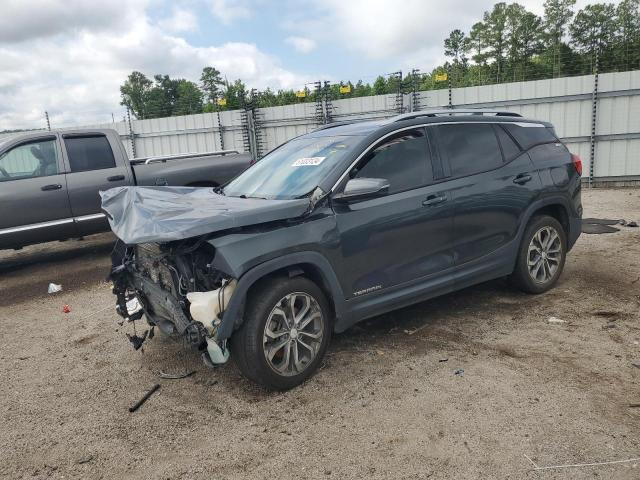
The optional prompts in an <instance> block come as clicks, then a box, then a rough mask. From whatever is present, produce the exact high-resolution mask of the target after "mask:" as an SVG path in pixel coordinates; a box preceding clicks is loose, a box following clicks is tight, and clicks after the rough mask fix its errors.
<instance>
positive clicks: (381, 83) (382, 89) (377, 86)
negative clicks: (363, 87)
mask: <svg viewBox="0 0 640 480" xmlns="http://www.w3.org/2000/svg"><path fill="white" fill-rule="evenodd" d="M372 90H373V94H374V95H384V94H385V93H387V79H386V78H384V77H383V76H382V75H379V76H378V78H376V80H375V82H373V89H372Z"/></svg>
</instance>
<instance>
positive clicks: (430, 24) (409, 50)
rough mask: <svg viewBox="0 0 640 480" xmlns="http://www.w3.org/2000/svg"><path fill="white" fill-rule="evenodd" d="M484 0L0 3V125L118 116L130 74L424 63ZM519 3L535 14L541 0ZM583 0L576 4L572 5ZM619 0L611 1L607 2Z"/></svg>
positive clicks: (342, 74) (285, 74)
mask: <svg viewBox="0 0 640 480" xmlns="http://www.w3.org/2000/svg"><path fill="white" fill-rule="evenodd" d="M494 3H495V2H494V1H488V0H446V1H442V0H437V1H432V0H392V1H389V0H346V1H345V0H273V1H270V0H173V1H172V0H103V1H102V2H97V1H95V0H2V14H1V15H0V131H1V130H4V129H17V128H42V127H44V126H45V117H44V112H45V111H48V112H49V116H50V118H51V124H52V127H63V126H72V125H83V124H90V123H102V122H109V121H111V119H112V114H113V116H114V118H115V119H116V121H117V120H120V119H121V118H122V115H123V113H124V111H123V107H122V106H120V105H119V103H120V92H119V86H120V85H121V84H122V83H123V82H124V80H125V79H126V77H127V75H128V74H129V73H131V72H132V71H133V70H139V71H141V72H143V73H144V74H146V75H147V76H149V77H152V76H153V75H154V74H157V73H162V74H168V75H170V76H171V77H178V78H186V79H188V80H193V81H198V79H199V77H200V73H201V71H202V68H203V67H205V66H214V67H216V68H217V69H218V70H220V71H221V72H222V73H223V75H224V76H226V77H227V78H228V79H229V80H235V79H236V78H241V79H242V80H243V81H244V82H245V83H246V84H247V86H248V87H249V88H257V89H264V88H266V87H271V88H272V89H278V88H294V89H300V88H303V87H304V85H305V84H307V83H310V82H314V81H316V80H329V81H332V82H339V81H341V80H343V81H346V80H352V81H356V80H358V79H362V80H364V81H365V82H370V83H372V82H373V80H375V77H376V76H377V75H378V74H385V73H390V72H394V71H397V70H402V71H403V72H408V71H410V70H411V69H412V68H419V69H421V70H422V71H431V69H432V68H433V67H435V66H436V65H438V64H440V63H442V62H443V61H444V55H443V46H442V45H443V40H444V38H446V37H447V36H448V34H449V32H450V31H451V30H453V29H455V28H460V29H462V30H464V31H468V30H469V28H470V27H471V25H472V24H473V23H475V22H477V21H479V20H480V19H481V18H482V14H483V12H484V11H485V10H489V9H491V8H492V6H493V4H494ZM519 3H521V4H522V5H524V6H525V7H527V8H528V9H529V10H530V11H532V12H534V13H536V14H539V15H540V14H542V10H543V9H542V3H543V2H542V1H541V0H540V1H533V0H522V1H520V2H519ZM586 3H588V2H587V0H578V2H577V7H578V8H580V7H582V6H584V5H585V4H586ZM616 3H617V2H616Z"/></svg>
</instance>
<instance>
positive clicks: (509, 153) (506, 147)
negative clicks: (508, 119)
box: [494, 125, 521, 162]
mask: <svg viewBox="0 0 640 480" xmlns="http://www.w3.org/2000/svg"><path fill="white" fill-rule="evenodd" d="M494 128H495V131H496V135H498V140H499V141H500V146H501V147H502V154H503V156H504V161H505V162H510V161H511V160H513V159H514V158H516V157H517V156H518V155H520V153H521V152H520V147H518V145H516V143H515V142H514V141H513V139H512V138H511V137H510V136H509V135H508V134H507V132H505V131H504V130H503V128H502V126H500V125H494Z"/></svg>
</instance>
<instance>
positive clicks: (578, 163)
mask: <svg viewBox="0 0 640 480" xmlns="http://www.w3.org/2000/svg"><path fill="white" fill-rule="evenodd" d="M571 162H572V163H573V166H574V167H575V169H576V172H578V175H580V176H582V160H580V157H579V156H578V155H576V154H575V153H572V154H571Z"/></svg>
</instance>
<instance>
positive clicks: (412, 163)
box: [351, 128, 433, 194]
mask: <svg viewBox="0 0 640 480" xmlns="http://www.w3.org/2000/svg"><path fill="white" fill-rule="evenodd" d="M351 177H352V178H353V177H357V178H384V179H386V180H389V193H390V194H391V193H398V192H403V191H405V190H411V189H413V188H418V187H422V186H424V185H427V184H429V183H431V182H432V180H433V173H432V168H431V155H430V154H429V145H428V143H427V138H426V136H425V131H424V130H423V129H421V128H418V129H415V130H405V131H402V132H399V133H397V134H395V135H392V136H391V137H389V138H387V139H385V140H384V142H383V143H381V144H380V145H378V146H377V147H375V148H374V149H373V150H372V151H371V152H369V153H368V154H367V155H366V157H365V159H364V161H363V164H362V165H361V166H359V167H357V170H355V171H354V172H352V174H351Z"/></svg>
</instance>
